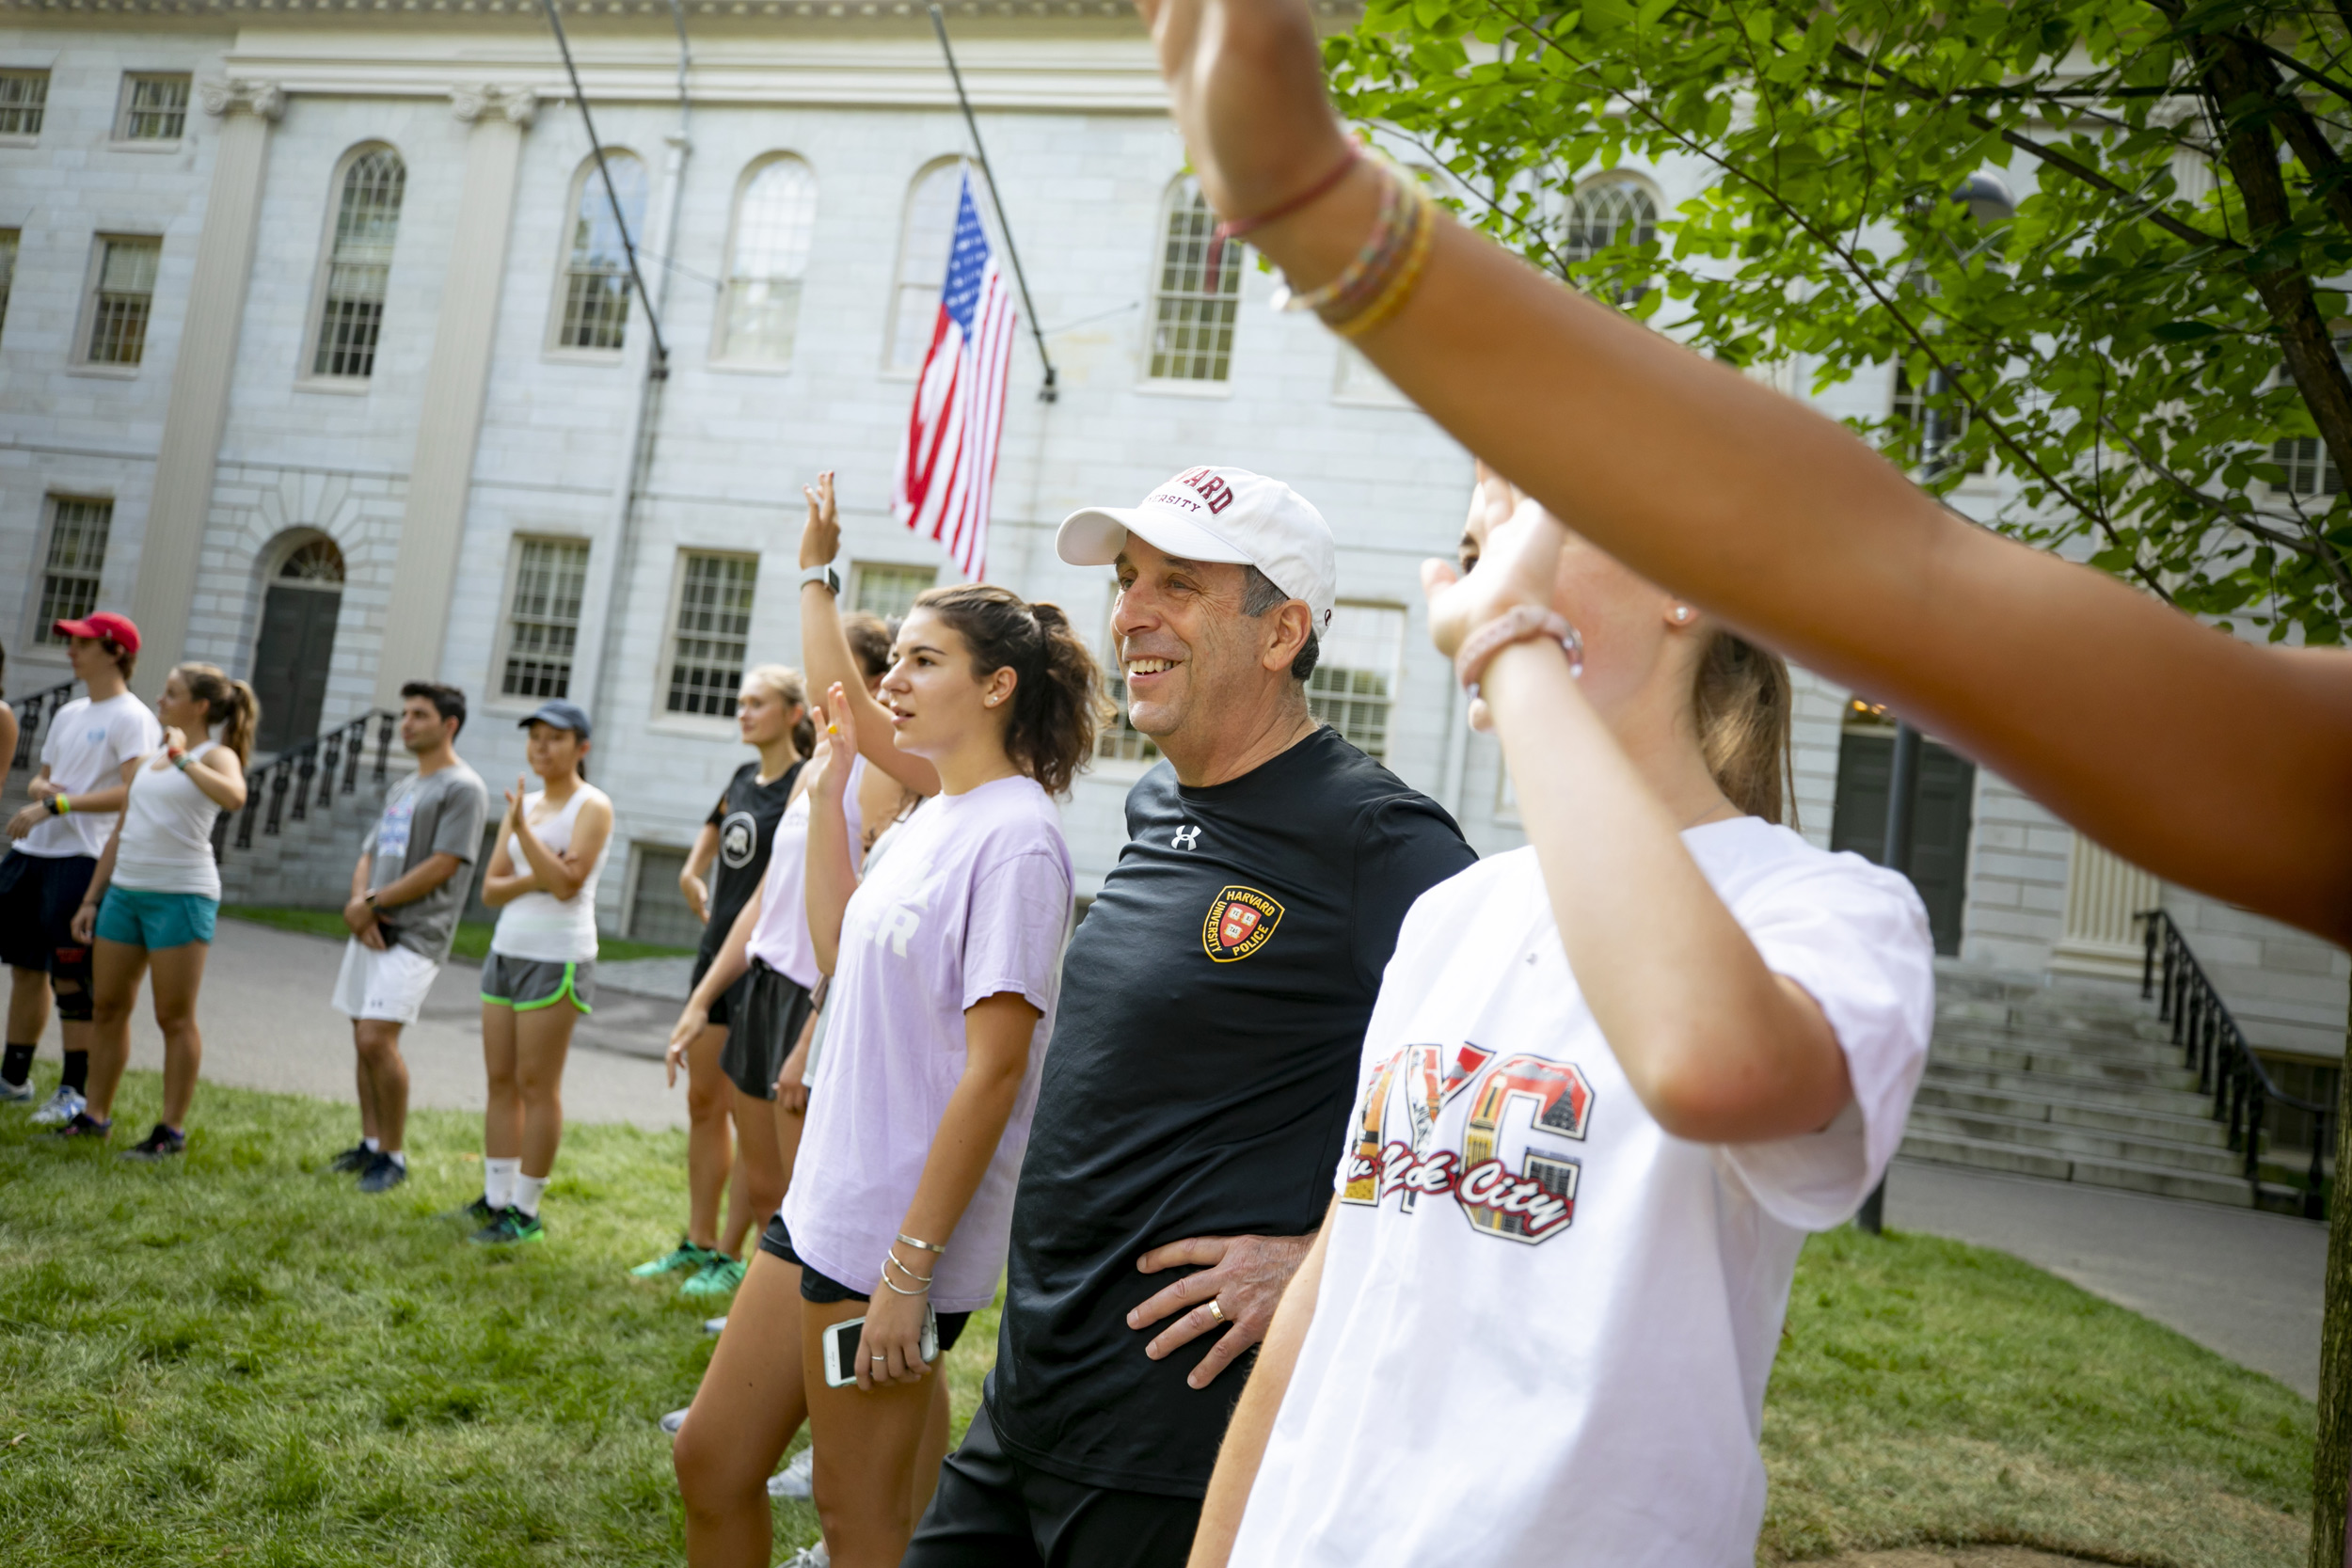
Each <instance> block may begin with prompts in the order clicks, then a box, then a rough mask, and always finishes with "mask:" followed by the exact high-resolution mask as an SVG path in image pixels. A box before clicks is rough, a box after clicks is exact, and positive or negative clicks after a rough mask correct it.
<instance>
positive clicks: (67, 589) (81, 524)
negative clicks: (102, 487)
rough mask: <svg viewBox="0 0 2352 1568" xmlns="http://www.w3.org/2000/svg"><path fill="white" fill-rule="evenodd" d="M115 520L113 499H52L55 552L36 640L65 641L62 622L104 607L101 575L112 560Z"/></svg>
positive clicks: (47, 568)
mask: <svg viewBox="0 0 2352 1568" xmlns="http://www.w3.org/2000/svg"><path fill="white" fill-rule="evenodd" d="M114 520H115V503H114V502H112V501H110V500H88V499H81V498H79V497H74V496H52V497H50V498H49V551H48V554H47V556H46V557H45V558H44V559H43V560H42V562H41V573H40V620H38V621H36V622H35V623H34V624H33V641H36V642H63V641H65V637H64V636H63V634H61V633H60V632H59V631H58V630H57V623H58V622H59V621H78V620H80V619H81V618H82V617H83V616H85V615H87V614H88V613H89V612H90V611H91V610H96V609H97V608H98V577H99V573H100V572H101V571H103V569H104V567H105V564H106V535H107V533H108V531H111V530H112V529H113V527H114Z"/></svg>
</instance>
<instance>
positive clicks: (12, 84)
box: [0, 71, 49, 136]
mask: <svg viewBox="0 0 2352 1568" xmlns="http://www.w3.org/2000/svg"><path fill="white" fill-rule="evenodd" d="M48 107H49V72H47V71H0V136H38V135H40V122H41V119H42V117H43V116H44V114H45V113H46V112H47V110H48Z"/></svg>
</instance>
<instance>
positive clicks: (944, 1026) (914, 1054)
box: [784, 776, 1071, 1312]
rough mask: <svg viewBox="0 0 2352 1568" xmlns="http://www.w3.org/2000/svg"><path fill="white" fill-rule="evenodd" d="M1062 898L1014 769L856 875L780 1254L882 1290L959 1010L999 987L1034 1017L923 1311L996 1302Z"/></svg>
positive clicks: (1043, 833) (1044, 838)
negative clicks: (1009, 1100) (1012, 1093)
mask: <svg viewBox="0 0 2352 1568" xmlns="http://www.w3.org/2000/svg"><path fill="white" fill-rule="evenodd" d="M1070 893H1071V873H1070V849H1069V847H1068V846H1067V845H1066V844H1064V843H1063V842H1062V836H1061V820H1060V817H1059V816H1058V815H1057V813H1056V812H1055V810H1054V802H1053V800H1051V799H1050V798H1049V797H1048V796H1047V795H1046V793H1045V791H1044V790H1043V789H1041V788H1040V787H1039V786H1038V784H1037V783H1036V781H1035V780H1033V779H1028V778H1024V777H1019V776H1016V777H1013V778H1009V779H998V780H996V781H995V782H994V783H993V784H982V785H980V787H979V788H977V789H973V790H967V791H965V792H964V793H963V794H961V795H942V796H940V797H938V798H937V799H936V800H930V801H929V802H928V803H926V804H925V805H924V807H923V809H922V810H921V811H918V812H916V813H915V814H914V816H913V817H911V818H909V819H908V821H907V823H906V825H905V827H904V828H903V829H902V830H901V832H900V834H899V836H898V839H897V840H896V841H894V842H893V844H892V846H891V850H890V853H889V854H887V855H885V856H882V857H880V858H879V859H878V860H877V861H876V862H875V864H874V867H873V871H872V874H871V875H870V876H868V877H867V878H866V880H865V881H863V882H861V883H859V884H858V889H857V892H856V893H855V894H853V895H851V896H850V907H849V910H848V912H847V913H846V914H845V915H844V916H843V918H842V922H841V951H840V958H839V961H838V963H837V965H836V967H835V970H834V977H833V990H832V992H831V994H830V996H829V997H828V999H827V1001H826V1004H825V1006H826V1012H827V1014H828V1015H829V1017H830V1020H831V1022H829V1024H828V1025H827V1030H826V1041H827V1043H826V1049H825V1053H824V1056H823V1058H822V1059H821V1061H820V1062H819V1063H818V1069H817V1081H816V1082H815V1083H814V1084H812V1085H810V1086H809V1102H808V1123H807V1125H806V1127H805V1128H804V1129H803V1132H802V1134H801V1153H800V1158H799V1161H798V1163H797V1164H795V1165H794V1167H793V1173H792V1186H791V1189H790V1190H789V1191H788V1192H787V1193H786V1195H785V1199H784V1223H785V1225H786V1226H787V1227H789V1229H790V1230H791V1232H792V1249H793V1250H794V1251H795V1252H797V1253H799V1254H800V1255H801V1258H802V1259H803V1261H805V1262H806V1263H807V1264H808V1265H809V1266H810V1267H811V1268H813V1269H815V1270H817V1271H818V1273H819V1274H822V1275H829V1276H830V1277H832V1278H834V1279H836V1280H838V1281H840V1282H841V1283H842V1284H844V1285H847V1286H849V1287H850V1289H851V1290H853V1291H859V1292H861V1293H862V1294H866V1295H871V1294H872V1293H873V1292H874V1291H878V1290H880V1289H881V1288H882V1285H881V1279H882V1257H883V1255H884V1254H885V1253H886V1252H887V1251H888V1250H889V1249H890V1246H891V1243H892V1242H893V1240H894V1239H895V1238H896V1237H897V1236H898V1231H899V1229H900V1228H901V1227H903V1226H904V1225H905V1223H906V1212H907V1205H908V1204H909V1203H911V1202H913V1201H914V1189H915V1186H916V1184H917V1183H918V1182H919V1181H920V1180H922V1176H923V1164H924V1162H925V1161H926V1160H928V1159H929V1158H930V1149H931V1140H932V1138H933V1137H934V1136H936V1135H937V1133H938V1132H939V1122H940V1117H942V1116H943V1115H944V1114H945V1113H946V1109H947V1098H948V1096H949V1095H951V1094H953V1093H954V1092H955V1087H956V1084H957V1082H958V1081H959V1080H960V1079H961V1078H962V1076H963V1064H964V1045H963V1014H964V1009H966V1008H967V1007H970V1006H974V1005H975V1004H977V1003H979V1002H982V1001H984V1000H986V999H987V998H989V997H991V996H994V995H996V994H997V993H998V992H1000V991H1014V992H1017V993H1018V994H1020V995H1022V996H1024V997H1026V998H1027V999H1028V1002H1029V1005H1030V1006H1033V1007H1035V1008H1037V1009H1038V1011H1039V1012H1040V1013H1041V1015H1043V1016H1041V1018H1040V1019H1039V1020H1038V1024H1037V1029H1036V1032H1035V1033H1034V1034H1033V1035H1031V1036H1030V1046H1029V1067H1028V1071H1027V1073H1026V1074H1025V1075H1024V1077H1023V1079H1022V1082H1021V1092H1020V1094H1019V1095H1018V1096H1017V1097H1016V1098H1015V1099H1014V1101H1013V1106H1012V1115H1011V1117H1009V1118H1008V1119H1007V1120H1006V1123H1005V1134H1004V1137H1003V1138H1002V1139H1001V1140H999V1142H998V1143H997V1146H996V1153H995V1156H994V1158H993V1159H992V1160H990V1161H989V1164H988V1170H987V1173H986V1174H985V1175H983V1176H982V1177H981V1178H980V1184H979V1187H978V1189H977V1191H976V1192H974V1193H973V1195H972V1202H971V1204H970V1205H969V1206H968V1207H967V1208H966V1209H965V1210H964V1212H963V1219H962V1221H961V1223H960V1224H959V1225H958V1226H957V1227H956V1229H955V1232H954V1234H952V1235H950V1236H948V1237H947V1238H946V1243H947V1255H946V1257H945V1258H942V1259H940V1260H939V1264H938V1268H937V1271H936V1273H935V1274H934V1275H933V1278H934V1283H933V1285H932V1287H931V1305H932V1306H933V1307H936V1308H937V1309H938V1310H940V1311H942V1312H970V1311H974V1310H977V1308H979V1307H986V1306H987V1305H988V1304H989V1302H990V1300H991V1299H992V1298H993V1296H994V1295H995V1293H996V1276H997V1275H999V1274H1000V1273H1002V1272H1003V1270H1004V1266H1005V1247H1006V1240H1007V1237H1008V1235H1009V1232H1010V1230H1011V1226H1012V1190H1013V1184H1014V1181H1015V1180H1016V1179H1017V1178H1018V1177H1019V1176H1020V1174H1021V1156H1022V1153H1023V1151H1024V1150H1025V1149H1026V1148H1027V1147H1028V1142H1029V1117H1030V1115H1031V1114H1032V1113H1033V1112H1034V1111H1035V1110H1036V1108H1037V1084H1038V1071H1039V1069H1040V1068H1041V1065H1042V1064H1043V1062H1044V1059H1045V1042H1046V1041H1047V1040H1049V1039H1051V1038H1052V1037H1053V1034H1054V1004H1055V1001H1056V1000H1057V996H1058V995H1059V993H1060V990H1061V952H1062V944H1063V942H1064V940H1065V938H1066V937H1067V936H1068V935H1069V931H1070V915H1071V902H1070ZM937 1239H938V1238H935V1237H926V1238H925V1240H927V1241H930V1240H937ZM900 1256H902V1257H904V1256H905V1253H904V1251H903V1249H902V1250H901V1253H900ZM909 1261H914V1259H909ZM916 1266H917V1267H918V1268H919V1267H921V1266H922V1265H921V1264H920V1263H919V1262H918V1263H916Z"/></svg>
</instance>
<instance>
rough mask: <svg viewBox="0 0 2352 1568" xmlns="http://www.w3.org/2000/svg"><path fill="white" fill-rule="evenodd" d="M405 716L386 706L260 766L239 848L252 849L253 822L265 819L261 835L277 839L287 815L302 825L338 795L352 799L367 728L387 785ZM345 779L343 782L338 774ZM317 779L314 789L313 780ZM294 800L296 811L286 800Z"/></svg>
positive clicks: (241, 819)
mask: <svg viewBox="0 0 2352 1568" xmlns="http://www.w3.org/2000/svg"><path fill="white" fill-rule="evenodd" d="M399 719H400V715H399V714H397V713H392V712H389V711H387V710H385V709H383V708H372V709H370V710H369V711H368V712H366V713H363V714H361V715H359V717H358V718H357V719H354V720H351V721H349V722H347V723H342V724H338V725H337V726H335V728H333V729H331V730H328V731H327V732H326V734H324V735H314V736H311V737H310V739H308V740H305V741H303V742H302V743H300V744H299V745H295V746H289V747H287V748H286V749H285V750H284V751H282V752H278V754H277V755H276V756H274V757H272V758H270V759H269V761H267V762H265V763H263V764H262V766H261V767H259V768H255V769H254V770H253V772H252V774H251V776H249V777H248V778H247V779H246V791H245V809H244V810H243V811H241V812H239V813H238V814H237V833H236V845H237V847H238V848H240V849H250V848H252V847H253V823H254V818H255V817H256V816H261V818H262V834H263V835H264V836H267V837H275V836H276V835H277V834H278V833H279V832H282V831H283V829H284V825H285V822H286V819H287V817H288V816H290V815H291V816H292V817H293V819H294V821H296V822H300V821H302V820H304V819H305V818H307V817H308V816H310V808H311V807H313V806H317V807H319V808H321V809H325V808H326V807H329V806H332V805H333V804H334V803H335V797H336V796H337V795H338V794H342V795H349V794H352V793H354V792H356V791H357V790H358V787H359V759H360V754H361V753H362V752H365V751H366V750H367V749H368V726H369V725H371V724H373V725H374V726H375V767H374V768H373V771H372V775H371V776H372V779H373V782H374V783H376V784H382V783H383V782H384V777H385V772H386V768H387V764H388V763H389V760H390V756H391V750H392V727H393V725H394V724H395V723H396V722H397V721H399ZM338 774H340V775H341V779H340V781H339V780H338V778H337V775H338ZM313 780H316V781H317V784H318V787H317V789H316V790H315V791H314V790H313V789H312V788H311V782H312V781H313ZM264 795H266V796H267V797H268V798H269V810H268V812H267V814H266V815H263V814H262V797H263V796H264ZM289 795H292V796H293V798H294V800H293V805H292V808H291V811H290V810H289V807H288V804H287V797H288V796H289Z"/></svg>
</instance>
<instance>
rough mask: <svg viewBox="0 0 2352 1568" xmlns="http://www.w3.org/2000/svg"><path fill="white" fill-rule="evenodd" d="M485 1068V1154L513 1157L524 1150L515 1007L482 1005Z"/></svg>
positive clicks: (500, 1158)
mask: <svg viewBox="0 0 2352 1568" xmlns="http://www.w3.org/2000/svg"><path fill="white" fill-rule="evenodd" d="M482 1068H483V1071H484V1072H485V1073H486V1074H487V1075H488V1077H489V1081H490V1098H489V1102H488V1103H487V1104H486V1105H485V1106H484V1107H483V1109H482V1157H483V1158H484V1159H485V1160H512V1159H514V1158H515V1157H516V1155H518V1154H520V1153H521V1152H522V1151H523V1101H522V1095H521V1093H520V1092H519V1091H518V1090H517V1089H516V1086H515V1009H514V1008H512V1007H503V1006H497V1005H495V1004H492V1003H488V1002H485V1003H484V1004H483V1005H482Z"/></svg>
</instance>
